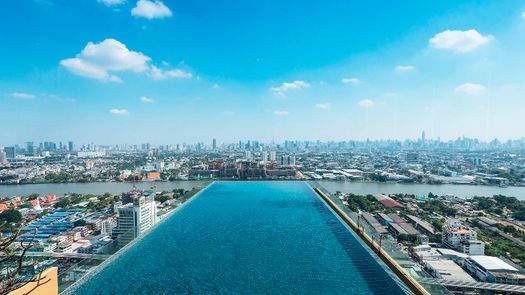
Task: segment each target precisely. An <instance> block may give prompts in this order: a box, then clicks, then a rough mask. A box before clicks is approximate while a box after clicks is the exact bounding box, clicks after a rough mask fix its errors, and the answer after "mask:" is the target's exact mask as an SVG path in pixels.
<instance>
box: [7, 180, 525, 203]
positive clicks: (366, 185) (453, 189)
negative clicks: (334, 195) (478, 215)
mask: <svg viewBox="0 0 525 295" xmlns="http://www.w3.org/2000/svg"><path fill="white" fill-rule="evenodd" d="M319 183H320V184H321V185H322V186H324V187H325V188H326V189H327V190H328V191H330V192H336V191H341V192H344V193H354V194H377V193H386V194H389V193H407V194H414V195H427V194H428V193H429V192H432V193H434V194H438V195H444V194H453V195H456V196H459V197H464V198H471V197H473V196H493V195H496V194H502V195H506V196H514V197H516V198H518V199H520V200H525V187H497V186H481V185H452V184H441V185H430V184H418V183H414V184H406V183H377V182H344V181H329V180H323V181H319ZM207 184H209V182H208V181H169V182H138V183H136V186H137V188H139V189H149V188H153V189H155V190H156V191H163V190H165V191H171V190H173V189H175V188H182V189H187V190H189V189H192V188H194V187H204V186H206V185H207ZM132 188H133V184H131V183H123V182H93V183H46V184H24V185H0V196H26V195H29V194H32V193H40V194H56V195H59V196H61V195H64V194H67V193H79V194H103V193H106V192H109V193H113V194H120V193H122V192H126V191H129V190H131V189H132Z"/></svg>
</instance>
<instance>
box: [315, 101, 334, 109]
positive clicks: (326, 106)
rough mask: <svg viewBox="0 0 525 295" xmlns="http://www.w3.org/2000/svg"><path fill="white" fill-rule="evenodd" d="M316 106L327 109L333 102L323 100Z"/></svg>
mask: <svg viewBox="0 0 525 295" xmlns="http://www.w3.org/2000/svg"><path fill="white" fill-rule="evenodd" d="M315 107H316V108H318V109H325V110H326V109H329V108H331V107H332V104H331V103H329V102H323V103H318V104H316V105H315Z"/></svg>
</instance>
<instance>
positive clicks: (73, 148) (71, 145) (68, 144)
mask: <svg viewBox="0 0 525 295" xmlns="http://www.w3.org/2000/svg"><path fill="white" fill-rule="evenodd" d="M67 150H68V151H70V152H72V151H74V150H75V144H74V143H73V142H72V141H70V142H68V143H67Z"/></svg>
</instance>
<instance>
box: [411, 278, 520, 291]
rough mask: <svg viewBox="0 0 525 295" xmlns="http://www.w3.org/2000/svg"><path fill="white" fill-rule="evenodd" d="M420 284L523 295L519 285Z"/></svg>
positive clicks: (450, 282) (438, 281) (480, 283)
mask: <svg viewBox="0 0 525 295" xmlns="http://www.w3.org/2000/svg"><path fill="white" fill-rule="evenodd" d="M421 282H422V283H427V284H432V285H442V286H445V287H452V288H459V289H470V290H472V289H476V290H485V291H494V292H498V291H499V292H509V293H512V294H525V286H521V285H508V284H495V283H485V282H463V281H452V280H444V279H421Z"/></svg>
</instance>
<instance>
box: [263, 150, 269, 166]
mask: <svg viewBox="0 0 525 295" xmlns="http://www.w3.org/2000/svg"><path fill="white" fill-rule="evenodd" d="M267 161H268V152H262V162H263V164H265V165H266V162H267Z"/></svg>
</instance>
